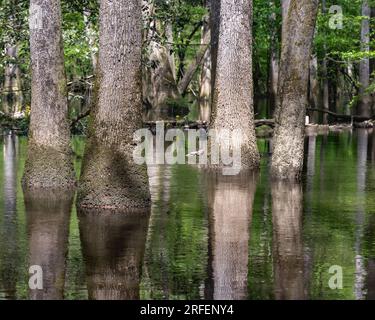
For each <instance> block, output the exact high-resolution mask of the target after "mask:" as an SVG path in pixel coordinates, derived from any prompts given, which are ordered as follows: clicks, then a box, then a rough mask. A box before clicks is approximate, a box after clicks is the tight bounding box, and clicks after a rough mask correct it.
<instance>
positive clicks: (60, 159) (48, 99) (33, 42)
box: [23, 0, 75, 188]
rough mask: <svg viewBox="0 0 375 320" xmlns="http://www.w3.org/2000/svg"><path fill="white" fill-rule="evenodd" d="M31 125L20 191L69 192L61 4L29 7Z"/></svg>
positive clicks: (40, 2) (47, 1)
mask: <svg viewBox="0 0 375 320" xmlns="http://www.w3.org/2000/svg"><path fill="white" fill-rule="evenodd" d="M30 50H31V71H32V81H31V82H32V86H31V95H32V97H31V100H32V101H31V120H30V136H29V145H28V158H27V161H26V166H25V174H24V179H23V182H24V185H25V186H27V187H37V188H39V187H42V188H57V187H70V186H73V185H74V183H75V176H74V170H73V162H72V152H71V149H70V127H69V123H68V103H67V87H66V77H65V71H64V52H63V42H62V32H61V7H60V0H31V1H30Z"/></svg>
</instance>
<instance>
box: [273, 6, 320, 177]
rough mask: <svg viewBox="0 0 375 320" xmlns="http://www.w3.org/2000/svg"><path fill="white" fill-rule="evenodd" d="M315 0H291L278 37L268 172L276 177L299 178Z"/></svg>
mask: <svg viewBox="0 0 375 320" xmlns="http://www.w3.org/2000/svg"><path fill="white" fill-rule="evenodd" d="M318 6H319V1H318V0H313V1H311V0H302V1H301V0H300V1H296V0H291V3H290V9H289V15H288V21H287V26H286V28H285V30H284V31H285V34H283V36H282V39H283V40H282V53H281V67H280V75H279V90H278V91H279V95H280V97H279V99H280V102H279V107H278V110H277V114H276V115H275V120H276V128H275V135H274V150H273V155H272V165H271V174H272V176H273V178H277V179H291V180H294V179H299V178H300V177H301V172H302V167H303V152H304V137H305V115H306V107H307V105H308V81H309V62H310V55H311V48H312V40H313V36H314V30H315V22H316V16H317V12H318Z"/></svg>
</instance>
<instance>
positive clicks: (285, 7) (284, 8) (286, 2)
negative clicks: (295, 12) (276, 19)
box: [281, 0, 291, 35]
mask: <svg viewBox="0 0 375 320" xmlns="http://www.w3.org/2000/svg"><path fill="white" fill-rule="evenodd" d="M290 1H291V0H281V18H282V32H281V33H282V35H284V34H285V32H286V24H287V21H288V14H289V7H290Z"/></svg>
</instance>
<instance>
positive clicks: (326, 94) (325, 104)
mask: <svg viewBox="0 0 375 320" xmlns="http://www.w3.org/2000/svg"><path fill="white" fill-rule="evenodd" d="M322 13H323V14H326V13H327V7H326V0H323V1H322ZM323 54H324V57H323V61H322V80H323V109H324V110H327V111H329V83H328V68H327V58H326V56H327V45H326V43H325V41H324V43H323ZM323 124H328V113H324V114H323Z"/></svg>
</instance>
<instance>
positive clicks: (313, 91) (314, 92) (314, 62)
mask: <svg viewBox="0 0 375 320" xmlns="http://www.w3.org/2000/svg"><path fill="white" fill-rule="evenodd" d="M309 87H310V106H311V108H315V109H319V107H320V106H319V91H320V90H319V89H320V86H319V80H318V58H317V56H316V54H314V55H312V57H311V60H310V86H309ZM318 120H319V119H318V113H317V112H312V113H311V122H313V123H318Z"/></svg>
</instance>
